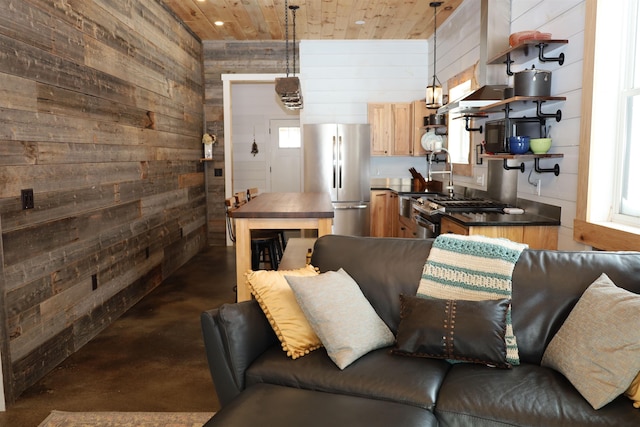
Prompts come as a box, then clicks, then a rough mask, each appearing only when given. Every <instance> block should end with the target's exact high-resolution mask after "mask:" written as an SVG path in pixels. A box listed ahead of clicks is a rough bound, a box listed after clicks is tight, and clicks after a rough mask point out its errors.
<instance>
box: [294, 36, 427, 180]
mask: <svg viewBox="0 0 640 427" xmlns="http://www.w3.org/2000/svg"><path fill="white" fill-rule="evenodd" d="M427 59H428V47H427V42H426V40H347V41H345V40H302V41H301V42H300V82H301V85H302V94H303V99H304V109H303V110H302V112H301V113H300V121H301V123H302V124H304V123H367V103H369V102H411V101H415V100H418V99H424V96H425V93H424V92H425V87H426V85H427V82H428V79H429V71H428V68H427ZM412 166H413V167H415V168H416V169H418V170H419V171H423V172H424V171H426V163H425V159H424V158H423V157H373V158H372V159H371V176H372V177H375V176H376V175H377V176H381V177H393V178H395V177H398V178H411V175H410V173H409V171H408V169H409V168H410V167H412Z"/></svg>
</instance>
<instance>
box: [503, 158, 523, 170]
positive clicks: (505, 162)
mask: <svg viewBox="0 0 640 427" xmlns="http://www.w3.org/2000/svg"><path fill="white" fill-rule="evenodd" d="M502 167H503V168H504V169H505V170H508V171H509V170H513V169H520V172H522V173H524V163H520V166H509V165H508V164H507V159H503V160H502Z"/></svg>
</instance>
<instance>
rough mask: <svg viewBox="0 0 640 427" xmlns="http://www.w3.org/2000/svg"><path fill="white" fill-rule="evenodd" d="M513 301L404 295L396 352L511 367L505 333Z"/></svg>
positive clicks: (401, 303) (401, 302)
mask: <svg viewBox="0 0 640 427" xmlns="http://www.w3.org/2000/svg"><path fill="white" fill-rule="evenodd" d="M510 304H511V300H508V299H501V300H485V301H466V300H444V299H431V298H421V297H413V296H406V295H400V307H401V312H400V325H399V326H398V334H397V335H396V343H395V347H394V348H393V350H392V353H394V354H401V355H406V356H418V357H431V358H436V359H448V360H452V361H453V360H456V361H464V362H472V363H481V364H485V365H489V366H496V367H499V368H510V367H511V364H510V363H508V362H507V346H506V344H505V341H504V335H505V333H506V329H507V310H508V308H509V305H510Z"/></svg>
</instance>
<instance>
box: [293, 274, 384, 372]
mask: <svg viewBox="0 0 640 427" xmlns="http://www.w3.org/2000/svg"><path fill="white" fill-rule="evenodd" d="M285 278H286V279H287V282H289V285H290V286H291V289H292V290H293V293H294V295H295V297H296V300H297V301H298V304H299V305H300V308H302V311H303V312H304V314H305V316H306V317H307V320H308V321H309V323H310V324H311V327H312V328H313V330H314V331H315V333H316V334H317V335H318V337H320V341H322V345H324V347H325V348H326V349H327V353H328V354H329V357H331V360H333V361H334V362H335V364H336V365H337V366H338V367H339V368H340V369H344V368H346V367H347V366H349V365H350V364H351V363H353V361H355V360H357V359H358V358H360V357H361V356H363V355H365V354H367V353H368V352H370V351H371V350H375V349H377V348H381V347H388V346H390V345H391V344H393V340H394V337H393V334H392V333H391V331H390V330H389V328H388V327H387V325H385V323H384V322H383V321H382V319H380V317H379V316H378V315H377V314H376V312H375V310H374V309H373V307H371V304H370V303H369V301H367V299H366V298H365V297H364V295H363V294H362V291H361V290H360V288H359V287H358V284H357V283H356V282H355V281H354V280H353V279H352V278H351V276H349V275H348V274H347V273H346V272H345V271H344V270H343V269H340V270H338V271H328V272H326V273H322V274H320V275H318V276H313V277H296V276H285Z"/></svg>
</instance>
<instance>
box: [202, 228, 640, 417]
mask: <svg viewBox="0 0 640 427" xmlns="http://www.w3.org/2000/svg"><path fill="white" fill-rule="evenodd" d="M432 245H433V240H417V239H392V238H366V237H347V236H335V235H330V236H324V237H322V238H320V239H318V240H317V242H316V244H315V247H314V252H313V258H312V264H313V266H315V267H317V268H318V269H319V270H320V272H326V271H335V270H338V269H340V268H343V269H344V270H345V271H346V272H348V274H349V275H350V276H351V277H352V278H353V279H354V280H355V281H356V282H357V284H358V285H359V286H360V288H361V290H362V293H363V294H364V296H365V297H366V299H367V300H368V301H369V302H370V303H371V305H372V306H373V308H374V309H375V311H376V313H377V314H378V315H379V316H380V318H381V319H382V320H383V321H384V322H385V323H386V325H388V327H389V329H390V330H391V331H392V332H393V333H394V334H396V333H397V331H398V328H399V325H400V322H401V305H400V299H399V295H400V294H403V295H415V294H416V291H417V288H418V285H419V283H420V280H421V275H422V271H423V267H424V264H425V260H426V259H427V257H428V255H429V253H430V250H431V248H432ZM602 273H605V274H606V275H607V276H608V277H609V278H610V279H611V281H613V282H614V283H615V285H617V286H618V287H620V288H623V289H626V290H628V291H631V292H632V293H635V294H639V293H640V253H635V252H627V253H612V252H596V251H594V252H562V251H545V250H529V249H525V250H524V251H523V252H522V253H521V255H520V257H519V259H518V261H517V262H516V264H515V268H514V269H513V274H512V297H511V307H512V313H511V318H512V323H513V331H514V333H515V335H516V337H517V345H518V352H519V357H520V364H519V365H517V366H513V367H511V368H510V369H499V368H496V367H491V366H487V365H486V364H479V363H450V362H449V361H447V360H443V359H437V358H429V357H409V356H403V355H397V354H393V353H392V352H391V351H390V349H391V348H392V347H385V348H380V349H376V350H373V351H371V352H369V353H367V354H365V355H363V356H362V357H360V358H359V359H358V360H356V361H355V362H353V363H352V364H350V365H349V366H347V367H346V368H344V369H342V370H341V369H339V368H338V367H336V365H335V364H334V363H333V361H332V360H331V359H330V358H329V357H328V355H327V351H326V350H325V349H324V348H319V349H317V350H314V351H311V352H310V353H309V354H307V355H304V356H302V357H299V358H297V359H295V360H292V359H291V358H290V357H287V355H286V354H285V352H284V351H283V350H282V348H281V345H280V342H279V340H278V338H277V337H276V335H275V333H274V331H273V328H272V327H271V325H270V323H269V321H267V318H266V317H265V315H264V313H263V311H262V310H261V307H260V305H259V304H258V302H257V301H256V300H252V301H246V302H242V303H237V304H227V305H224V306H222V307H220V308H218V309H214V310H210V311H207V312H205V313H203V314H202V317H201V321H202V327H203V334H204V341H205V348H206V353H207V358H208V362H209V366H210V371H211V376H212V378H213V382H214V384H215V388H216V391H217V394H218V398H219V401H220V403H221V406H222V409H221V410H220V411H219V412H218V414H217V415H215V416H214V417H213V418H212V419H211V420H210V421H209V423H208V424H207V425H208V426H217V425H222V426H235V425H237V426H244V425H247V426H248V425H305V426H314V425H318V426H325V425H326V426H333V427H336V426H354V425H361V426H376V425H380V426H385V425H398V426H405V427H406V426H437V425H439V426H474V427H477V426H545V427H550V426H563V427H566V426H580V427H585V426H612V427H613V426H616V427H621V426H629V427H631V426H640V409H636V408H634V406H633V405H632V401H631V400H629V399H628V398H627V397H625V396H624V395H620V396H618V397H616V398H614V399H613V400H612V401H611V402H610V403H607V404H605V405H604V406H603V407H601V408H599V409H597V410H596V409H594V408H593V407H592V405H591V404H590V403H589V402H588V401H587V400H585V398H584V397H583V396H582V395H581V393H580V392H579V391H578V390H577V389H576V388H575V387H574V385H573V384H572V382H570V381H569V380H568V379H567V378H566V377H565V376H564V375H563V374H561V373H560V372H558V371H557V370H555V369H552V368H550V367H547V366H542V364H541V363H542V360H543V355H544V354H545V350H546V349H547V347H548V345H549V344H550V342H551V341H552V339H553V338H554V336H555V335H556V334H557V333H558V331H559V330H560V328H561V327H562V326H563V324H564V322H565V319H567V317H568V316H569V314H570V313H571V312H572V310H573V308H574V306H575V305H576V303H577V302H578V301H579V300H580V298H581V296H582V295H583V293H585V290H586V289H587V288H588V287H589V286H590V285H591V284H592V282H594V281H595V280H596V279H598V277H599V276H600V275H601V274H602ZM637 313H640V312H637ZM639 316H640V315H639ZM638 322H639V319H638V316H636V317H635V319H630V321H629V325H628V327H629V328H632V327H633V325H634V324H635V325H636V326H635V327H636V328H637V327H638V326H637V325H638ZM609 327H610V328H612V330H613V329H614V328H618V329H619V328H622V329H624V328H625V327H627V325H614V324H611V325H605V326H604V328H605V330H606V328H609ZM635 354H636V355H637V356H636V361H633V363H636V366H637V363H638V362H639V361H640V354H639V353H637V350H636V353H635Z"/></svg>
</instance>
